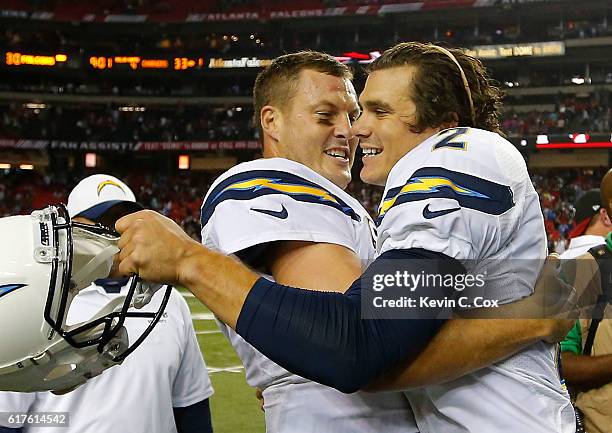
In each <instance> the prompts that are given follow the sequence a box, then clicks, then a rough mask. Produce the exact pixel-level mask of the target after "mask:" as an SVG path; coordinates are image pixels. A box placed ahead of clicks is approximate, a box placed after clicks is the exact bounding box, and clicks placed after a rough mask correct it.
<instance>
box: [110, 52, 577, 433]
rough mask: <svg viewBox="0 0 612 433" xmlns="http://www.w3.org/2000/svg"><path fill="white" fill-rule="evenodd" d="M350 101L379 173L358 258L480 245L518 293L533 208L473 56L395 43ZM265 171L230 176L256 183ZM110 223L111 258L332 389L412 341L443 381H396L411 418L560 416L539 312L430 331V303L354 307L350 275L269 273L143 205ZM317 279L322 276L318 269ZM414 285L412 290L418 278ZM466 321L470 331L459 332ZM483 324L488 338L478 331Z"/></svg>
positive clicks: (357, 297) (525, 289) (496, 292)
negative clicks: (174, 290) (371, 224)
mask: <svg viewBox="0 0 612 433" xmlns="http://www.w3.org/2000/svg"><path fill="white" fill-rule="evenodd" d="M360 101H361V104H362V106H363V107H364V114H363V115H362V117H361V118H360V119H359V120H357V121H356V123H355V124H354V125H353V128H352V130H351V131H353V133H354V134H355V135H357V136H358V137H359V138H360V139H361V142H362V143H361V145H362V147H363V148H364V149H367V150H366V152H365V153H367V156H364V171H363V172H362V177H363V178H364V179H365V180H368V181H371V182H374V183H385V182H386V191H385V200H384V201H383V203H382V205H381V214H380V217H379V220H380V224H381V225H380V227H379V234H378V240H377V244H378V245H377V246H378V254H379V257H378V258H377V260H376V261H375V262H374V264H373V266H376V265H377V263H381V262H383V261H385V260H389V259H391V260H397V259H401V262H402V264H403V266H408V268H409V270H410V271H411V273H413V274H419V273H428V274H436V273H437V274H439V273H442V272H451V273H455V274H457V273H460V272H464V271H465V269H466V268H472V267H474V262H470V261H480V260H483V259H492V260H494V261H496V266H494V267H493V268H492V269H491V271H492V272H493V273H492V274H490V275H489V277H488V278H487V281H486V283H487V284H486V287H485V289H486V290H487V296H489V297H490V298H491V299H493V300H495V301H497V302H498V303H502V304H503V303H509V302H512V301H515V300H518V299H520V298H522V297H525V296H528V295H530V294H531V293H532V291H533V286H534V284H535V280H536V277H537V274H538V271H539V266H537V267H534V268H520V267H517V266H516V262H512V261H511V260H512V259H518V258H521V259H543V258H544V257H545V245H546V243H545V233H544V226H543V221H542V216H541V212H540V209H539V203H538V198H537V194H536V193H535V191H534V190H533V187H532V185H531V182H530V179H529V177H528V174H527V170H526V167H525V163H524V161H523V159H522V157H521V156H520V154H519V153H518V152H517V151H516V149H515V148H514V147H513V146H512V145H511V144H510V143H508V142H507V141H505V140H504V139H503V138H502V137H501V136H499V135H498V134H496V133H495V131H496V130H497V125H498V123H497V112H496V106H495V105H496V103H497V102H499V98H498V94H497V93H496V90H495V88H494V87H493V86H491V83H490V82H489V79H488V77H487V76H486V74H485V72H484V69H483V68H482V65H480V63H479V62H478V61H476V60H475V59H473V58H471V57H469V56H467V55H465V54H464V53H463V52H461V51H458V50H454V51H453V52H450V51H447V50H445V49H442V48H440V47H437V46H435V45H428V44H416V43H409V44H400V45H398V46H396V47H394V48H392V49H390V50H388V51H387V52H385V54H384V55H383V56H382V57H381V58H379V59H378V60H376V61H375V62H374V63H373V65H372V72H371V73H370V76H369V78H368V81H367V83H366V88H365V90H364V93H363V94H362V96H361V98H360ZM301 119H302V120H304V117H303V116H302V117H301ZM262 121H263V116H262ZM476 128H479V129H476ZM487 130H488V131H487ZM330 156H331V155H330ZM271 184H273V182H268V183H266V184H264V185H262V184H256V185H248V184H243V185H240V186H241V187H243V188H244V189H248V188H252V189H254V190H256V191H260V193H261V194H262V195H263V192H262V191H266V190H269V189H270V188H269V185H271ZM273 188H274V187H272V189H273ZM221 193H222V190H219V191H218V193H217V195H216V196H213V198H214V197H221V196H219V194H221ZM267 194H271V193H267ZM209 198H210V196H209ZM317 204H318V205H319V207H324V206H325V205H322V204H321V203H319V202H317ZM328 207H332V206H328ZM340 207H341V208H343V209H344V208H346V206H340ZM256 209H259V208H256ZM283 209H285V211H287V208H286V205H285V207H283V208H274V209H265V210H272V212H276V213H277V214H279V215H283V216H284V213H285V211H283ZM254 212H258V211H257V210H255V211H254ZM258 213H260V212H258ZM117 230H118V231H120V232H122V233H123V235H122V239H121V241H120V248H121V249H122V251H121V253H120V257H119V258H120V261H121V263H120V265H119V270H120V271H121V272H122V273H125V274H131V273H138V274H140V275H141V276H142V277H143V278H144V279H147V280H153V281H164V282H174V283H178V284H182V285H184V286H186V287H188V288H189V289H190V290H191V291H192V292H193V293H194V294H195V295H196V296H197V297H198V298H199V299H200V300H202V301H203V302H204V303H205V304H207V305H208V306H209V307H210V308H211V309H212V310H213V311H214V312H215V313H216V314H217V315H218V316H219V317H220V318H221V319H222V320H223V321H224V322H225V323H227V324H228V325H229V326H231V327H232V328H234V329H235V330H236V331H237V332H238V334H240V335H241V336H242V337H243V338H245V339H246V340H247V341H248V342H249V343H251V344H253V346H255V347H256V348H257V349H259V350H260V351H261V352H263V353H264V354H266V355H267V356H269V357H270V358H272V359H274V360H275V361H277V362H279V363H280V364H281V365H283V366H284V367H287V368H288V369H289V370H290V371H293V372H295V373H298V374H300V375H301V376H305V377H308V378H311V379H314V380H316V381H318V382H320V383H324V384H327V385H331V386H334V387H336V388H338V389H340V390H342V391H345V392H353V391H355V390H357V389H359V388H361V387H363V386H365V385H366V384H367V383H368V382H370V381H371V380H373V379H374V378H376V377H378V376H379V375H380V374H381V373H383V372H385V371H388V370H389V369H390V368H391V367H393V366H394V365H396V364H398V363H400V364H402V365H403V367H402V369H403V370H401V371H404V372H406V371H408V372H410V371H414V370H411V369H412V367H413V366H414V365H418V363H419V362H420V361H421V359H422V358H421V357H418V358H416V360H412V359H409V360H408V362H407V361H406V358H407V357H414V356H416V355H417V354H418V353H419V352H421V351H423V349H425V348H426V347H427V348H429V347H435V346H434V345H435V344H438V346H437V348H438V349H437V350H436V351H433V353H432V351H428V350H425V352H423V354H425V353H429V355H430V356H433V357H434V359H435V356H436V355H437V356H438V360H439V359H440V358H444V360H442V361H439V362H434V363H432V364H431V365H433V366H436V367H439V366H440V365H444V366H445V367H446V370H444V373H446V375H445V374H440V372H438V376H435V375H434V376H432V377H430V378H428V380H429V383H434V384H435V383H438V382H444V381H446V382H445V383H443V384H438V385H431V386H427V387H425V388H424V389H423V390H421V391H419V392H418V393H413V392H408V393H407V394H406V395H407V396H408V398H409V399H410V400H411V403H412V406H413V409H414V410H415V412H416V415H417V421H418V424H419V428H420V429H421V431H483V432H485V431H486V432H487V433H489V432H502V431H509V430H511V431H513V432H534V431H536V432H550V431H562V432H565V431H568V432H569V431H571V429H572V428H573V411H572V409H571V405H570V404H569V398H568V396H567V392H566V391H565V389H564V387H563V385H562V382H561V380H560V377H559V373H558V369H557V364H556V362H557V352H556V346H554V345H552V344H548V343H545V342H543V341H540V340H541V338H542V335H540V336H539V337H535V338H534V336H533V334H537V332H536V331H535V329H536V328H537V326H540V324H541V322H542V321H521V320H508V321H501V323H500V321H495V320H488V321H486V322H485V321H478V320H476V321H470V320H468V321H451V322H449V323H447V324H446V325H445V326H444V327H443V329H442V331H441V332H440V333H439V334H438V331H439V329H440V327H441V325H442V323H443V321H440V320H435V319H434V317H438V316H437V314H431V312H428V314H431V316H427V315H426V316H427V317H428V318H426V319H423V320H418V321H409V320H387V319H386V318H385V317H376V316H374V317H373V320H362V315H361V313H362V311H361V310H362V309H361V307H362V304H361V300H362V295H365V294H368V292H371V290H369V289H368V288H367V287H365V285H364V284H362V283H365V281H364V280H357V281H355V283H354V284H353V285H352V286H351V287H350V288H349V289H348V290H347V291H346V292H345V293H344V294H339V293H323V292H321V291H306V290H300V289H294V288H291V287H288V285H289V284H286V285H283V284H281V283H282V281H280V280H279V279H277V281H276V282H272V281H270V280H268V279H265V278H261V277H260V276H259V275H258V274H256V273H254V272H252V271H250V270H248V269H247V268H246V267H244V266H242V265H241V264H239V263H238V262H237V261H234V260H231V259H227V258H225V257H223V256H221V255H218V254H215V253H212V252H210V251H207V250H205V249H203V248H201V246H199V245H196V244H194V243H193V242H192V241H191V240H190V239H189V238H188V237H187V236H186V235H185V234H184V233H182V231H181V230H180V229H179V228H178V226H176V225H175V224H173V223H172V222H171V221H170V220H168V219H165V218H163V217H161V216H159V215H157V214H154V213H139V214H135V215H133V216H130V217H127V218H124V219H122V220H120V221H119V222H118V223H117ZM153 234H155V236H153ZM251 235H252V236H257V235H258V234H257V233H251ZM153 238H155V239H153ZM298 258H299V255H298ZM290 263H291V264H292V266H291V267H283V269H290V268H294V269H295V268H297V269H300V270H303V273H304V274H305V276H303V277H302V279H301V280H293V282H292V283H291V284H292V285H295V286H298V287H306V288H312V289H319V290H320V287H317V285H316V284H313V285H309V284H308V278H309V276H308V275H309V274H313V273H314V275H311V276H310V278H313V279H316V278H317V277H318V275H319V273H329V272H330V271H331V272H341V268H340V266H341V264H342V263H345V259H344V257H343V256H342V252H338V253H336V254H335V256H334V257H333V258H332V259H330V260H327V261H324V262H323V263H321V262H319V264H318V267H317V268H316V270H311V269H308V268H307V267H305V266H303V265H302V264H301V263H302V262H298V261H295V262H290ZM513 263H514V265H515V266H514V267H513V266H512V265H513ZM337 267H338V268H339V270H338V271H337V270H336V268H337ZM330 281H331V280H330ZM323 287H324V288H327V289H329V288H333V286H331V285H330V284H329V283H327V284H324V285H323ZM335 289H336V290H337V291H344V290H345V289H346V287H340V286H337V287H336V288H335ZM416 289H418V290H417V293H421V292H422V289H423V288H422V287H417V288H416ZM434 289H436V290H433V291H432V292H431V293H432V294H434V293H444V291H443V290H442V289H443V288H442V287H437V288H436V287H434ZM428 290H429V288H428ZM366 312H371V311H370V310H368V311H366ZM453 328H454V329H455V331H454V332H455V334H453V333H452V330H453ZM449 329H450V330H451V331H449V332H451V333H450V334H445V332H446V331H448V330H449ZM518 330H521V331H518ZM529 330H532V332H529ZM436 334H437V335H436ZM445 335H446V336H448V335H454V336H455V337H458V338H445V337H444V336H445ZM468 335H469V336H474V338H462V337H464V336H468ZM495 338H498V340H497V341H496V342H495V344H488V343H489V342H492V341H494V340H495ZM500 348H501V349H500ZM522 348H524V350H522V351H520V352H518V353H517V354H516V355H514V356H512V357H510V358H508V359H507V360H505V361H503V362H499V363H497V364H495V365H492V366H490V367H487V368H484V369H480V370H478V371H474V370H476V369H477V368H480V367H483V366H484V365H487V362H485V359H486V360H487V361H488V362H489V363H490V362H493V361H500V360H501V359H503V358H505V357H507V356H508V355H509V354H512V353H515V352H516V351H518V350H519V349H522ZM471 349H474V350H471ZM480 349H483V351H482V353H480V352H475V350H480ZM410 361H412V362H410ZM426 369H427V367H424V368H421V369H418V368H417V369H416V371H419V372H422V371H424V370H426ZM453 370H455V371H453ZM458 376H462V377H460V378H459V379H457V377H458ZM396 377H397V378H398V381H397V382H395V383H392V384H391V385H388V386H393V387H400V388H404V387H410V386H413V385H414V383H415V382H411V380H412V379H411V376H410V374H408V375H407V376H402V375H399V376H396ZM451 379H454V380H451ZM426 381H427V380H426Z"/></svg>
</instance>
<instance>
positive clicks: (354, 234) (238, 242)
mask: <svg viewBox="0 0 612 433" xmlns="http://www.w3.org/2000/svg"><path fill="white" fill-rule="evenodd" d="M201 223H202V243H203V244H204V245H205V246H206V247H208V248H211V249H214V250H217V251H221V252H223V253H225V254H234V253H238V252H244V251H245V250H247V249H249V252H248V254H249V256H248V257H245V255H244V254H240V257H241V258H243V259H246V260H247V261H248V262H250V263H253V262H256V261H257V257H256V256H257V255H258V254H260V253H262V251H263V253H264V254H265V249H264V248H260V249H259V250H258V249H257V247H258V246H261V247H265V245H266V244H267V243H269V242H275V241H310V242H324V243H331V244H337V245H342V246H344V247H346V248H348V249H350V250H351V251H353V252H354V253H355V254H356V255H357V256H358V257H359V258H360V259H361V260H362V262H363V265H364V269H365V267H366V266H367V265H368V264H369V263H370V261H371V260H372V259H373V257H374V253H375V246H374V242H375V240H374V239H375V230H374V224H373V222H372V221H371V219H370V217H369V215H368V213H367V211H366V210H365V209H364V208H363V207H362V206H361V205H360V204H359V202H358V201H357V200H355V199H354V198H353V197H351V196H350V195H348V194H347V193H345V192H344V191H343V190H342V189H340V188H338V187H337V186H336V185H334V184H333V183H332V182H330V181H329V180H327V179H325V178H324V177H322V176H321V175H319V174H318V173H316V172H314V171H313V170H311V169H310V168H308V167H306V166H304V165H302V164H299V163H297V162H294V161H290V160H287V159H283V158H270V159H260V160H255V161H251V162H246V163H242V164H239V165H237V166H235V167H233V168H231V169H230V170H228V171H227V172H226V173H224V174H223V175H222V176H221V177H219V178H218V179H217V180H216V181H215V182H214V183H213V185H212V186H211V188H210V190H209V192H208V194H207V195H206V198H205V200H204V204H203V205H202V213H201ZM220 326H221V330H222V331H223V332H224V334H225V335H226V336H227V337H228V338H229V340H230V342H231V343H232V345H233V346H234V348H235V349H236V352H237V353H238V356H239V357H240V359H241V360H242V363H243V364H244V366H245V368H246V375H247V382H248V383H249V385H251V386H254V387H258V388H261V389H263V390H264V401H265V404H266V431H267V432H268V433H277V432H295V433H306V432H313V433H319V432H322V431H325V432H334V433H341V432H346V433H354V432H356V431H359V432H363V433H368V432H371V433H374V432H377V433H378V432H381V431H385V432H398V433H399V432H414V431H416V427H415V424H414V419H413V417H412V413H411V411H410V408H409V405H408V402H407V400H406V398H405V397H404V395H403V394H402V393H384V394H378V395H377V394H369V393H360V392H358V393H355V394H351V395H347V394H343V393H341V392H339V391H336V390H335V389H332V388H329V387H326V386H323V385H320V384H317V383H314V382H311V381H308V380H307V379H304V378H302V377H300V376H297V375H294V374H292V373H289V372H288V371H287V370H285V369H284V368H282V367H280V366H279V365H277V364H275V363H274V362H272V361H271V360H269V359H268V358H266V357H265V356H264V355H262V354H261V353H260V352H259V351H257V350H256V349H255V348H254V347H252V346H251V345H250V344H248V343H247V342H246V341H244V340H243V339H242V337H240V336H239V335H238V334H236V333H235V332H234V331H233V330H232V329H231V328H229V327H228V326H225V325H223V324H220ZM287 350H291V348H287Z"/></svg>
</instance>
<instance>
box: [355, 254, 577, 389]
mask: <svg viewBox="0 0 612 433" xmlns="http://www.w3.org/2000/svg"><path fill="white" fill-rule="evenodd" d="M558 264H559V258H558V257H557V256H555V255H550V256H549V257H547V259H546V261H545V264H544V266H543V268H542V271H541V273H540V275H539V277H538V281H537V283H536V286H535V289H534V294H533V295H532V296H530V297H528V298H524V299H522V300H520V301H518V302H514V303H511V304H506V305H504V306H500V307H498V308H495V309H494V310H495V311H494V312H491V313H489V312H487V311H486V310H482V309H475V310H463V311H459V312H458V314H461V315H462V318H455V319H454V320H450V321H448V322H447V323H446V324H445V325H444V327H443V328H442V329H441V330H440V332H439V333H438V334H437V335H436V336H435V337H434V339H433V341H432V342H431V343H430V344H429V345H428V346H427V347H426V348H425V349H424V350H423V352H421V353H420V354H419V355H418V357H417V358H416V359H414V360H413V361H412V363H410V364H407V365H404V366H401V367H398V368H396V369H394V370H393V371H390V372H388V373H386V374H385V375H384V376H382V377H380V378H378V379H377V380H375V381H374V382H372V383H371V384H369V386H368V388H367V389H368V390H371V391H375V390H394V389H410V388H416V387H420V386H425V385H431V384H436V383H443V382H447V381H451V380H454V379H457V378H459V377H461V376H464V375H466V374H469V373H471V372H474V371H476V370H479V369H481V368H484V367H486V366H488V365H491V364H494V363H496V362H499V361H501V360H503V359H505V358H507V357H509V356H511V355H513V354H515V353H517V352H518V351H520V350H522V349H524V348H525V347H527V346H529V345H531V344H533V343H535V342H537V341H540V340H544V341H546V342H549V343H556V342H559V341H562V340H563V339H564V338H565V336H566V335H567V332H568V331H569V329H570V328H571V327H572V326H573V324H574V321H573V320H565V319H554V318H552V317H557V315H556V313H555V311H556V310H554V309H553V308H552V307H551V308H549V309H547V310H542V306H543V305H546V304H547V303H546V302H545V301H544V298H545V297H547V296H548V297H549V298H548V299H551V298H550V296H551V295H552V294H555V293H556V294H557V295H556V296H555V297H554V298H556V299H565V298H567V295H566V294H564V293H561V292H559V293H557V292H558V291H560V290H565V287H567V288H569V286H563V285H562V281H560V280H559V279H558V278H556V275H557V272H558V268H557V266H558ZM549 304H550V302H549ZM565 307H566V304H565V303H563V304H562V305H559V306H557V307H556V308H558V309H559V311H558V313H559V315H561V314H562V313H565V312H566V309H565ZM568 311H569V310H568ZM487 314H488V315H489V317H488V318H487ZM491 314H494V315H495V317H494V318H491V317H490V316H491ZM523 317H525V318H523ZM540 317H551V318H547V319H543V318H540ZM449 353H452V354H453V356H448V354H449Z"/></svg>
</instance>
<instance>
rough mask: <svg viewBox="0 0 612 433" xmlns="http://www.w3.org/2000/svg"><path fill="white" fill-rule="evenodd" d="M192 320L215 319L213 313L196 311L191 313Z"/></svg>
mask: <svg viewBox="0 0 612 433" xmlns="http://www.w3.org/2000/svg"><path fill="white" fill-rule="evenodd" d="M191 319H192V320H215V315H214V314H213V313H196V314H192V315H191Z"/></svg>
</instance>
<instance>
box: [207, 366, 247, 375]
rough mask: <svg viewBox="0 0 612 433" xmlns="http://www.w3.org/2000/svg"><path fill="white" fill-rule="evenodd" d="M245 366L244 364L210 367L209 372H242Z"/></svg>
mask: <svg viewBox="0 0 612 433" xmlns="http://www.w3.org/2000/svg"><path fill="white" fill-rule="evenodd" d="M242 370H244V367H243V366H242V365H234V366H231V367H208V372H209V373H211V374H212V373H242Z"/></svg>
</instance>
